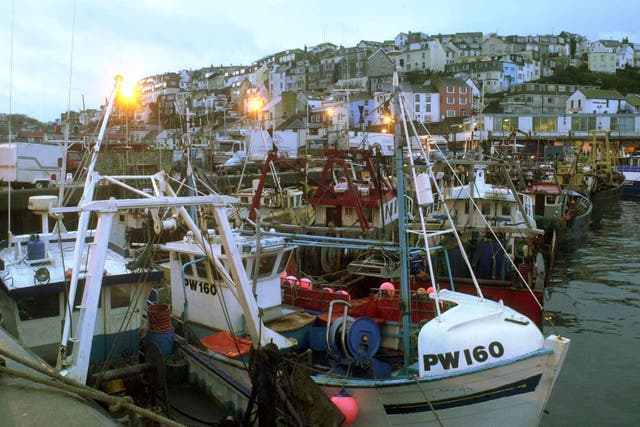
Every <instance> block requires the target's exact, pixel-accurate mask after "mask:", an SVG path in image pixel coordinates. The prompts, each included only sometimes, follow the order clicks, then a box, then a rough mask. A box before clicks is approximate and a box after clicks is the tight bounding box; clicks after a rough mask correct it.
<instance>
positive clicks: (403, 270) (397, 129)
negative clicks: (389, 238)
mask: <svg viewBox="0 0 640 427" xmlns="http://www.w3.org/2000/svg"><path fill="white" fill-rule="evenodd" d="M392 90H393V109H394V112H395V114H396V116H397V117H396V121H395V126H394V141H395V150H396V178H397V183H396V191H397V192H398V244H399V245H400V297H401V298H402V300H403V301H405V304H404V306H405V309H404V310H403V312H402V345H403V348H404V366H409V362H410V358H411V351H410V349H411V298H410V295H409V271H408V270H409V263H408V259H409V251H408V243H407V231H406V220H407V215H406V208H405V204H404V203H405V198H404V194H405V191H404V170H403V163H404V159H403V156H402V151H403V147H404V144H403V143H402V127H401V126H402V120H404V117H403V116H402V115H400V111H401V110H400V102H399V99H398V96H399V95H398V92H399V90H400V89H399V85H398V74H397V73H395V72H394V74H393V86H392Z"/></svg>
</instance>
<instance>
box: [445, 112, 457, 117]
mask: <svg viewBox="0 0 640 427" xmlns="http://www.w3.org/2000/svg"><path fill="white" fill-rule="evenodd" d="M455 116H456V110H447V117H455Z"/></svg>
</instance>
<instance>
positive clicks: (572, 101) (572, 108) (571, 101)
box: [571, 99, 573, 110]
mask: <svg viewBox="0 0 640 427" xmlns="http://www.w3.org/2000/svg"><path fill="white" fill-rule="evenodd" d="M571 109H572V110H573V99H572V100H571Z"/></svg>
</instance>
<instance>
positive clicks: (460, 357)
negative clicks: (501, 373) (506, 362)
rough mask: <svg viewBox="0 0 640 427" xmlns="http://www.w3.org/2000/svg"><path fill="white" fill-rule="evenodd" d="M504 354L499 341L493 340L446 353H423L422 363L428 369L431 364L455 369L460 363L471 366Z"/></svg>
mask: <svg viewBox="0 0 640 427" xmlns="http://www.w3.org/2000/svg"><path fill="white" fill-rule="evenodd" d="M503 354H504V346H503V345H502V343H501V342H499V341H493V342H492V343H491V344H489V345H488V346H486V347H485V346H483V345H479V346H476V347H473V348H465V349H462V350H456V351H448V352H446V353H433V354H423V355H422V363H423V364H424V370H425V371H430V370H431V367H432V366H436V365H438V364H439V365H442V368H443V369H456V368H458V367H459V366H461V364H466V366H471V365H473V364H474V363H482V362H485V361H487V359H489V356H491V357H493V358H498V357H501V356H502V355H503Z"/></svg>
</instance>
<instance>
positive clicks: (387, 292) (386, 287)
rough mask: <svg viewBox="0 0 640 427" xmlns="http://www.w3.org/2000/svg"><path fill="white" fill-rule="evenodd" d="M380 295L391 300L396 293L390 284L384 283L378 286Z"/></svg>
mask: <svg viewBox="0 0 640 427" xmlns="http://www.w3.org/2000/svg"><path fill="white" fill-rule="evenodd" d="M380 293H382V295H383V296H386V297H389V298H392V297H393V295H394V294H395V293H396V287H395V286H393V283H391V282H384V283H383V284H382V285H380Z"/></svg>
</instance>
